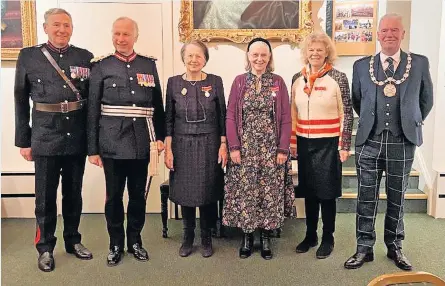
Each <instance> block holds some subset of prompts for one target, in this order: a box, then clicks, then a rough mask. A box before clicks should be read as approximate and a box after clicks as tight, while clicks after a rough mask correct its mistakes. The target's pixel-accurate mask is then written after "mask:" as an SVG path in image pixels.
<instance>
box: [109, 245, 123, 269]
mask: <svg viewBox="0 0 445 286" xmlns="http://www.w3.org/2000/svg"><path fill="white" fill-rule="evenodd" d="M123 257H124V250H123V249H122V248H121V247H119V246H113V247H111V249H110V252H109V253H108V256H107V265H108V266H116V265H119V263H121V261H122V258H123Z"/></svg>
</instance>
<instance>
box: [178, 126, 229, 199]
mask: <svg viewBox="0 0 445 286" xmlns="http://www.w3.org/2000/svg"><path fill="white" fill-rule="evenodd" d="M220 145H221V137H220V136H219V134H217V133H216V132H215V133H208V134H196V135H195V134H191V135H174V136H173V138H172V151H173V168H174V171H172V172H170V200H171V201H172V202H174V203H176V204H179V205H181V206H186V207H199V206H203V205H208V204H210V203H214V202H216V201H218V200H221V199H222V198H223V197H224V171H223V170H222V168H221V164H218V151H219V147H220Z"/></svg>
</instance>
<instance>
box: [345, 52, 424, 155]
mask: <svg viewBox="0 0 445 286" xmlns="http://www.w3.org/2000/svg"><path fill="white" fill-rule="evenodd" d="M411 57H412V62H411V65H412V68H411V71H410V74H409V77H408V79H407V80H406V81H405V82H404V83H402V84H400V85H398V86H397V88H398V89H400V114H401V123H402V130H403V133H404V135H405V137H406V138H407V139H408V140H409V141H410V142H412V143H413V144H415V145H417V146H420V145H422V143H423V139H422V125H423V121H424V120H425V118H426V117H427V115H428V113H429V112H430V111H431V108H432V107H433V83H432V81H431V75H430V72H429V62H428V59H427V58H426V57H425V56H422V55H418V54H414V53H411ZM400 59H401V60H400V63H399V65H398V67H397V69H403V70H405V68H406V65H407V63H408V61H407V53H405V52H403V51H402V52H401V54H400ZM370 60H371V57H370V56H369V57H365V58H362V59H360V60H358V61H356V62H355V63H354V68H353V75H352V104H353V107H354V110H355V112H356V113H357V114H358V115H359V117H360V118H359V122H358V129H357V137H356V145H357V146H359V145H362V144H364V143H365V141H366V139H367V138H368V137H369V134H370V132H371V130H372V128H373V127H374V124H375V115H376V94H377V85H376V84H374V83H373V82H372V80H371V77H370V75H369V62H370ZM379 62H380V53H379V54H377V55H376V56H375V59H374V72H376V70H377V65H378V63H379Z"/></svg>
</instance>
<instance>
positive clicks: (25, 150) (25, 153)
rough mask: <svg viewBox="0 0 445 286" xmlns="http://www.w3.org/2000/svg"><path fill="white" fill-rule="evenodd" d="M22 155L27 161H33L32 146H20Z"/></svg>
mask: <svg viewBox="0 0 445 286" xmlns="http://www.w3.org/2000/svg"><path fill="white" fill-rule="evenodd" d="M20 155H21V156H22V157H23V158H25V160H26V161H32V151H31V148H20Z"/></svg>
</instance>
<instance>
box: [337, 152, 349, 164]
mask: <svg viewBox="0 0 445 286" xmlns="http://www.w3.org/2000/svg"><path fill="white" fill-rule="evenodd" d="M339 152H340V161H341V162H342V163H343V162H345V161H346V160H348V158H349V151H346V150H340V151H339Z"/></svg>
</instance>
